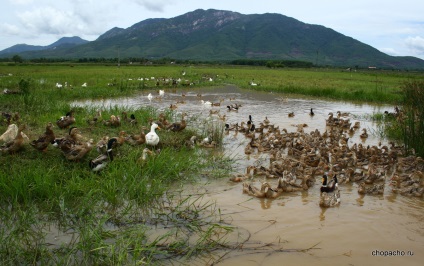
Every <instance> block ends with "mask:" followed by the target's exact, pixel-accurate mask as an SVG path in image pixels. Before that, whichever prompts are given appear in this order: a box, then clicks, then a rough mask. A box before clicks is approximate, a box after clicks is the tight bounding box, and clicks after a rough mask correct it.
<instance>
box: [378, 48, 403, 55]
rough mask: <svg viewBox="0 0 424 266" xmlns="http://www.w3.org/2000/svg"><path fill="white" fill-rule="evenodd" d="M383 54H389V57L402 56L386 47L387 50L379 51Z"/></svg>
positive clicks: (381, 49)
mask: <svg viewBox="0 0 424 266" xmlns="http://www.w3.org/2000/svg"><path fill="white" fill-rule="evenodd" d="M379 50H380V51H381V52H383V53H385V54H388V55H393V56H398V55H400V54H399V52H398V51H396V50H395V49H393V48H389V47H385V48H380V49H379Z"/></svg>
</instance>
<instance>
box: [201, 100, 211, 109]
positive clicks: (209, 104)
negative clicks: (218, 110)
mask: <svg viewBox="0 0 424 266" xmlns="http://www.w3.org/2000/svg"><path fill="white" fill-rule="evenodd" d="M200 102H201V103H202V105H203V106H209V107H210V106H212V102H210V101H204V100H200Z"/></svg>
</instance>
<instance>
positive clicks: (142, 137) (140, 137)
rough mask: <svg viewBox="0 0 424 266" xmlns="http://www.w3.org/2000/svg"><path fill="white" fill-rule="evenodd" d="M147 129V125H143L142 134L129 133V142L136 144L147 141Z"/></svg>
mask: <svg viewBox="0 0 424 266" xmlns="http://www.w3.org/2000/svg"><path fill="white" fill-rule="evenodd" d="M145 129H146V127H144V126H143V127H141V131H140V134H135V135H129V136H128V137H127V139H126V140H127V142H128V144H130V145H132V146H136V145H141V144H144V143H146V134H145V133H144V130H145Z"/></svg>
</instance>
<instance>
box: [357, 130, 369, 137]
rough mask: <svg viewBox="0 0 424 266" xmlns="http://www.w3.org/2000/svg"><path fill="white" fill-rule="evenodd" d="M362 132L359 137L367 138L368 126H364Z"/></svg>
mask: <svg viewBox="0 0 424 266" xmlns="http://www.w3.org/2000/svg"><path fill="white" fill-rule="evenodd" d="M362 131H363V132H362V134H361V135H359V137H360V138H361V139H366V138H368V133H367V129H366V128H363V129H362Z"/></svg>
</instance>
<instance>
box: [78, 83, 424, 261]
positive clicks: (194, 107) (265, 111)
mask: <svg viewBox="0 0 424 266" xmlns="http://www.w3.org/2000/svg"><path fill="white" fill-rule="evenodd" d="M148 93H151V94H152V96H153V98H152V99H151V100H149V98H148V97H147V96H148ZM202 100H203V101H204V102H206V101H210V102H211V103H216V104H218V103H220V105H219V106H210V105H206V104H204V103H202ZM236 103H237V104H239V105H241V107H240V108H239V109H238V111H237V112H235V111H228V109H227V107H226V106H227V105H235V104H236ZM74 105H94V106H98V107H109V106H114V105H120V106H127V107H130V108H140V107H146V106H151V107H154V108H157V109H159V110H166V109H169V107H170V106H171V105H176V107H177V108H176V109H175V112H177V113H183V112H185V113H187V114H188V116H189V117H190V116H192V117H197V118H201V117H204V118H207V117H210V114H211V113H212V112H219V113H216V114H214V118H215V119H217V120H219V116H221V117H222V116H224V115H225V117H226V122H225V123H228V124H234V123H238V124H240V123H241V122H242V121H247V120H248V117H249V115H251V116H252V120H253V122H254V123H255V124H256V125H259V123H260V122H262V121H263V120H264V119H265V118H267V119H268V120H269V121H270V122H271V123H272V124H274V125H275V126H279V128H280V130H281V129H283V128H285V129H287V131H288V132H296V130H297V127H296V125H298V124H306V125H307V126H306V127H304V131H305V132H311V131H314V130H315V129H318V130H319V131H320V132H324V131H325V130H326V124H325V119H327V118H328V114H329V113H330V112H332V113H334V115H335V116H336V115H337V111H340V112H341V113H349V118H350V120H351V122H352V125H353V123H354V122H356V121H359V122H360V127H361V129H362V128H365V129H367V131H368V133H369V137H368V138H367V139H366V140H363V139H361V138H360V137H359V135H360V131H357V132H356V133H355V134H354V135H352V136H351V137H350V138H349V140H348V145H349V146H352V145H353V144H354V143H358V144H359V143H362V144H364V145H377V144H379V142H381V143H382V144H383V145H385V144H387V141H386V140H385V139H381V138H380V137H379V136H378V134H377V133H378V129H377V125H376V124H375V123H373V122H372V121H370V120H368V119H367V117H368V116H369V115H372V114H373V113H377V112H379V113H382V112H384V111H386V110H387V111H389V112H393V106H388V105H369V104H353V103H347V102H340V101H324V100H316V99H307V98H293V97H287V96H286V95H283V94H278V93H270V92H258V91H251V90H242V89H239V88H236V87H233V86H227V87H219V88H213V89H211V88H205V89H193V90H190V89H185V90H181V89H177V90H165V94H164V95H163V96H162V97H160V96H159V93H158V91H150V92H146V93H144V94H142V95H139V96H135V97H131V98H121V99H114V100H101V101H83V102H76V103H74ZM311 108H312V109H313V112H314V114H315V115H314V116H310V115H309V113H310V109H311ZM211 110H212V112H211ZM291 112H293V113H294V117H289V116H288V114H289V113H291ZM191 123H192V124H191V125H190V124H189V125H188V126H193V125H194V126H197V124H196V121H194V120H193V119H192V120H191ZM249 141H250V140H249V139H247V138H246V137H245V136H244V135H243V134H235V133H234V132H229V133H228V135H226V136H225V138H224V152H225V153H226V155H228V156H231V157H233V158H237V163H236V165H234V172H235V173H238V172H244V171H245V169H246V166H248V165H257V166H259V165H263V166H266V167H268V166H269V156H268V154H266V153H254V154H251V155H246V154H245V153H244V147H245V145H246V144H247V143H248V142H249ZM262 181H264V177H256V178H255V182H257V183H258V184H259V183H260V182H262ZM270 182H271V183H273V184H274V183H276V180H271V181H270ZM386 182H388V181H386ZM319 187H320V184H319V181H318V182H317V183H316V184H315V186H314V187H312V188H311V189H309V190H308V191H302V192H293V193H286V194H283V195H282V196H280V197H278V198H276V199H259V198H252V197H251V196H249V195H247V194H243V193H242V184H241V183H234V182H231V181H229V179H220V180H208V181H207V182H206V183H205V184H201V185H200V186H196V187H190V186H187V188H185V190H187V191H188V193H191V192H192V191H197V192H198V191H199V190H203V191H204V192H205V193H206V194H205V199H209V200H212V201H215V202H216V203H217V207H218V208H219V209H220V211H221V213H222V214H223V215H227V216H228V217H231V218H230V220H231V224H232V225H234V226H236V227H238V228H240V232H243V233H240V236H239V237H240V238H242V239H247V240H246V241H245V242H244V244H243V245H244V246H240V249H237V250H235V251H233V252H230V253H228V254H222V256H223V259H222V260H221V261H220V263H219V265H243V266H248V265H262V264H268V265H280V264H283V263H284V264H289V265H293V264H295V263H301V264H314V265H328V264H333V265H364V264H367V265H373V264H377V263H382V262H384V264H385V265H400V264H401V263H407V264H408V265H421V263H422V261H423V259H424V253H423V252H422V250H423V248H424V227H423V220H424V214H423V211H422V210H423V208H424V201H423V200H422V199H418V198H408V197H404V196H401V195H397V194H394V193H392V192H391V189H390V188H389V187H388V186H387V189H386V190H385V192H384V195H381V196H369V195H366V196H362V195H359V194H358V192H357V190H358V185H357V184H356V183H353V184H352V183H351V184H343V185H341V186H340V187H341V188H340V189H341V198H342V202H341V204H340V206H338V207H334V208H329V209H323V208H321V207H319V205H318V203H319ZM191 189H192V190H191ZM238 241H240V239H238ZM243 247H244V248H243ZM375 251H383V252H384V251H401V252H402V251H403V252H405V255H404V256H391V257H385V258H382V257H381V256H373V252H374V253H378V254H382V253H379V252H375ZM408 251H410V252H413V255H412V256H411V255H409V254H408V253H407V252H408ZM400 254H403V253H400Z"/></svg>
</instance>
